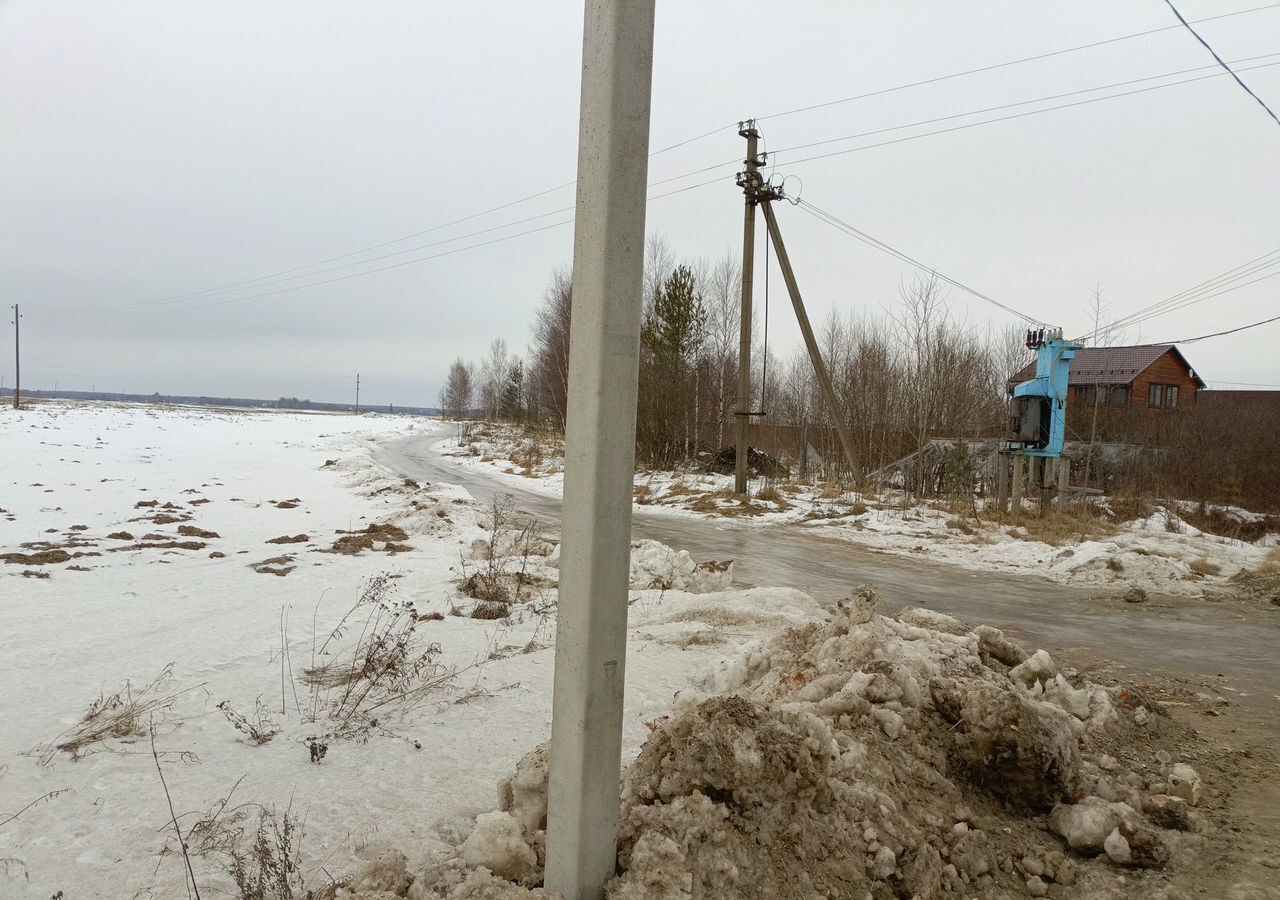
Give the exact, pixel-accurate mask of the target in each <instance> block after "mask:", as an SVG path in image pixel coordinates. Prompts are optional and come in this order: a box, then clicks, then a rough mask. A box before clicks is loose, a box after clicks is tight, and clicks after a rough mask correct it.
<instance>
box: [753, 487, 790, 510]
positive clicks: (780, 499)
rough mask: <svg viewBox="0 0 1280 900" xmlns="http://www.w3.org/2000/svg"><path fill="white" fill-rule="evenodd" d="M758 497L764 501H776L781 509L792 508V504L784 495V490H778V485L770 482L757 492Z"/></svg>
mask: <svg viewBox="0 0 1280 900" xmlns="http://www.w3.org/2000/svg"><path fill="white" fill-rule="evenodd" d="M756 499H757V500H760V501H761V502H764V503H776V504H778V506H779V508H781V509H790V508H791V504H790V503H788V502H787V498H786V497H784V496H782V492H781V491H779V490H778V487H777V485H774V484H770V485H767V486H765V487H764V488H762V489H761V490H760V491H759V492H758V493H757V494H756Z"/></svg>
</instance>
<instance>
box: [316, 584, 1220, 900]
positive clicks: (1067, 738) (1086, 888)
mask: <svg viewBox="0 0 1280 900" xmlns="http://www.w3.org/2000/svg"><path fill="white" fill-rule="evenodd" d="M876 606H877V597H876V595H875V593H874V591H872V590H871V589H870V588H865V587H864V588H859V589H858V590H857V591H855V592H854V594H853V595H852V596H851V597H850V598H849V599H848V600H846V601H843V602H842V603H841V604H840V607H839V609H838V610H837V611H836V613H835V614H834V616H833V617H832V618H831V619H830V621H828V622H826V623H822V624H811V625H808V626H805V627H801V628H793V629H790V630H788V631H786V632H785V633H782V634H780V635H778V636H776V637H774V638H772V639H770V640H768V641H765V642H763V643H761V644H759V645H757V646H755V647H754V648H752V649H750V650H748V651H747V652H745V653H744V654H743V655H742V656H740V657H738V658H736V659H732V660H729V661H726V662H723V663H722V664H721V665H720V667H719V668H718V670H716V671H715V672H713V673H711V674H710V675H708V676H707V677H706V678H705V679H704V681H703V683H702V684H700V685H699V688H698V690H699V694H698V695H697V696H694V697H682V698H681V699H680V701H679V703H678V704H677V708H676V711H675V713H674V714H673V715H672V716H671V717H670V718H669V719H667V720H665V721H664V722H662V723H661V724H659V725H658V727H657V728H656V729H655V731H654V733H653V736H652V737H651V738H650V740H649V741H648V743H647V744H646V745H645V746H644V748H643V749H642V750H641V751H640V754H639V756H638V757H637V759H636V760H635V762H634V763H633V764H632V765H631V767H630V769H629V770H628V771H627V773H626V775H625V778H624V782H623V791H622V798H621V809H620V815H619V822H620V825H619V846H618V875H617V877H616V878H615V879H614V880H613V881H612V882H611V884H610V886H609V890H608V897H609V898H610V900H640V898H645V900H677V898H694V897H707V898H711V897H716V898H734V897H753V898H760V897H764V898H797V900H800V898H803V900H815V898H831V897H839V898H846V897H847V898H856V900H862V898H871V900H887V898H920V900H924V898H933V897H941V896H945V895H949V894H951V893H952V892H954V893H956V894H958V895H960V896H964V897H977V896H980V897H991V898H996V897H1024V896H1031V897H1040V896H1049V895H1052V896H1055V897H1062V896H1065V897H1087V896H1099V895H1100V894H1102V893H1105V889H1104V890H1102V891H1095V890H1094V889H1093V887H1091V885H1090V882H1091V881H1092V880H1093V876H1094V874H1095V871H1096V873H1097V874H1098V875H1099V876H1103V875H1104V874H1105V870H1106V869H1108V868H1112V872H1111V874H1110V875H1109V876H1107V877H1108V879H1109V880H1108V882H1107V883H1108V884H1113V883H1114V881H1115V871H1114V869H1113V867H1114V866H1118V865H1122V866H1130V867H1149V868H1157V869H1158V868H1159V867H1161V866H1163V865H1164V864H1165V863H1166V862H1167V860H1168V859H1169V856H1170V852H1171V850H1177V848H1178V846H1179V842H1180V841H1182V840H1188V841H1189V840H1192V838H1191V837H1189V836H1187V835H1185V834H1181V833H1180V832H1185V831H1189V830H1191V829H1192V826H1193V825H1194V824H1195V822H1196V818H1195V817H1196V813H1195V812H1194V811H1193V810H1191V809H1190V807H1191V806H1194V805H1195V804H1196V803H1197V802H1198V800H1199V794H1200V790H1201V788H1200V782H1199V777H1198V776H1197V775H1196V773H1195V772H1194V771H1193V770H1191V769H1190V768H1189V767H1187V766H1185V765H1173V766H1170V765H1168V764H1167V762H1166V764H1165V765H1164V768H1163V770H1159V769H1156V770H1152V771H1150V772H1147V773H1146V776H1145V777H1144V776H1143V775H1140V774H1138V773H1137V772H1132V771H1128V772H1127V771H1124V770H1123V767H1122V766H1120V764H1119V763H1117V761H1116V760H1115V759H1113V758H1112V757H1110V756H1106V755H1103V754H1101V753H1098V752H1095V751H1094V749H1093V748H1094V747H1096V746H1098V745H1100V744H1101V743H1103V742H1105V743H1107V744H1108V745H1118V744H1119V743H1123V739H1124V735H1125V733H1126V732H1127V731H1128V730H1131V729H1134V728H1136V727H1140V724H1141V723H1145V725H1144V726H1143V727H1155V725H1156V723H1154V722H1153V720H1152V713H1151V712H1150V711H1149V710H1147V709H1145V708H1143V707H1135V708H1130V707H1132V706H1133V704H1132V702H1131V700H1130V697H1131V695H1128V694H1122V693H1121V692H1119V690H1118V689H1107V688H1104V687H1101V686H1098V685H1093V684H1089V683H1087V682H1079V683H1078V684H1072V683H1071V681H1070V680H1068V678H1067V677H1065V676H1064V675H1063V674H1062V673H1060V672H1059V671H1058V670H1057V668H1056V667H1055V665H1054V663H1053V660H1052V659H1051V658H1050V657H1049V655H1048V654H1047V653H1045V652H1044V651H1039V652H1037V653H1035V654H1032V655H1028V654H1027V653H1026V652H1025V651H1023V650H1022V649H1020V648H1019V647H1018V646H1016V645H1015V644H1013V643H1011V642H1010V641H1009V640H1008V639H1006V638H1005V637H1004V635H1003V634H1002V633H1001V632H999V631H997V630H996V629H994V628H989V627H985V626H984V627H979V628H976V629H970V628H969V627H968V626H966V625H965V624H963V623H962V622H960V621H958V620H956V619H953V618H951V617H949V616H944V615H941V614H939V613H935V612H931V611H928V610H925V609H908V610H905V611H903V612H902V613H900V614H899V615H897V616H896V617H894V618H888V617H885V616H881V615H877V614H876V611H875V610H876ZM1135 718H1136V720H1137V722H1135ZM546 783H547V752H546V748H545V747H539V748H537V749H535V750H534V751H533V752H531V753H530V754H529V755H528V756H526V757H525V759H524V760H522V761H521V763H520V764H519V766H518V767H517V769H516V772H515V774H514V775H513V776H511V777H510V778H509V779H507V780H505V781H504V782H503V783H502V785H501V786H500V788H499V806H500V809H499V810H498V811H495V812H491V813H486V814H483V815H481V816H480V817H479V818H478V819H477V821H476V825H475V828H474V829H473V831H472V832H471V834H470V836H469V837H468V838H467V839H466V840H465V841H464V842H462V843H461V844H460V845H459V846H458V847H456V848H455V849H454V851H453V853H452V854H450V855H448V856H447V858H444V859H440V860H436V861H434V862H432V863H430V864H428V865H427V866H426V868H425V869H424V870H423V871H421V872H420V873H418V874H417V875H416V876H410V875H409V874H408V873H407V871H406V870H405V868H404V858H403V857H402V856H399V855H398V854H393V855H391V856H390V857H387V858H384V859H382V860H379V861H375V862H373V863H371V864H370V865H369V866H367V867H366V870H364V871H362V872H360V873H357V875H356V877H355V879H353V880H352V882H350V884H349V885H348V886H347V888H345V889H344V890H342V891H339V893H338V897H339V898H361V900H364V898H368V900H373V898H377V900H389V898H390V897H392V896H405V897H409V898H422V900H425V898H448V900H465V898H498V900H502V898H512V900H514V898H530V897H548V896H551V895H549V894H548V893H546V892H545V891H544V890H543V889H542V888H541V887H539V886H540V885H541V881H542V865H543V860H544V854H545V828H546V810H547V802H546V796H547V795H546ZM1046 823H1047V829H1046V827H1045V826H1046ZM1095 857H1096V859H1095ZM1152 877H1154V878H1156V879H1157V880H1158V879H1159V878H1160V876H1159V875H1155V874H1153V876H1152ZM362 878H363V879H365V882H364V883H367V884H369V885H370V886H371V887H372V886H374V885H382V884H387V885H394V887H392V888H391V890H390V891H386V889H385V888H382V887H378V888H377V891H386V892H377V891H374V890H363V889H362V886H361V885H362V882H361V879H362ZM1097 886H1098V887H1101V884H1100V883H1099V884H1098V885H1097ZM1152 887H1155V884H1154V883H1153V884H1152ZM1151 896H1156V894H1151Z"/></svg>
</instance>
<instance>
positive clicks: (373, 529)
mask: <svg viewBox="0 0 1280 900" xmlns="http://www.w3.org/2000/svg"><path fill="white" fill-rule="evenodd" d="M408 537H409V535H408V533H407V532H406V531H405V530H404V529H403V528H401V527H400V526H398V525H392V524H391V523H390V522H376V523H373V524H370V525H367V526H365V529H364V531H353V532H346V533H344V534H343V535H342V537H340V538H338V539H337V540H336V541H334V542H333V546H332V547H331V548H330V549H329V550H328V551H326V552H328V553H339V554H341V555H343V556H355V555H357V554H359V553H363V552H364V551H365V550H373V549H375V548H374V544H375V543H377V542H379V541H381V542H382V543H383V544H384V547H383V549H384V550H388V552H403V551H393V550H390V549H389V548H391V547H392V546H393V545H395V546H398V547H403V548H404V549H405V550H410V549H412V548H411V547H409V546H408V545H405V544H402V543H401V542H402V541H405V540H407V539H408Z"/></svg>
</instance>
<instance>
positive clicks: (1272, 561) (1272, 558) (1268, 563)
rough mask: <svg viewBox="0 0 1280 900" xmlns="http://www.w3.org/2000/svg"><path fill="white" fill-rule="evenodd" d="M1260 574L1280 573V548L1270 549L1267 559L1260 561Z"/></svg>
mask: <svg viewBox="0 0 1280 900" xmlns="http://www.w3.org/2000/svg"><path fill="white" fill-rule="evenodd" d="M1258 571H1260V572H1280V546H1276V547H1272V548H1271V552H1270V553H1268V554H1267V558H1266V559H1264V560H1263V561H1262V566H1261V567H1260V568H1259V569H1258Z"/></svg>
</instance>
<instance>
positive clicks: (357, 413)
mask: <svg viewBox="0 0 1280 900" xmlns="http://www.w3.org/2000/svg"><path fill="white" fill-rule="evenodd" d="M356 415H357V416H358V415H360V373H359V372H357V373H356Z"/></svg>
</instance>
